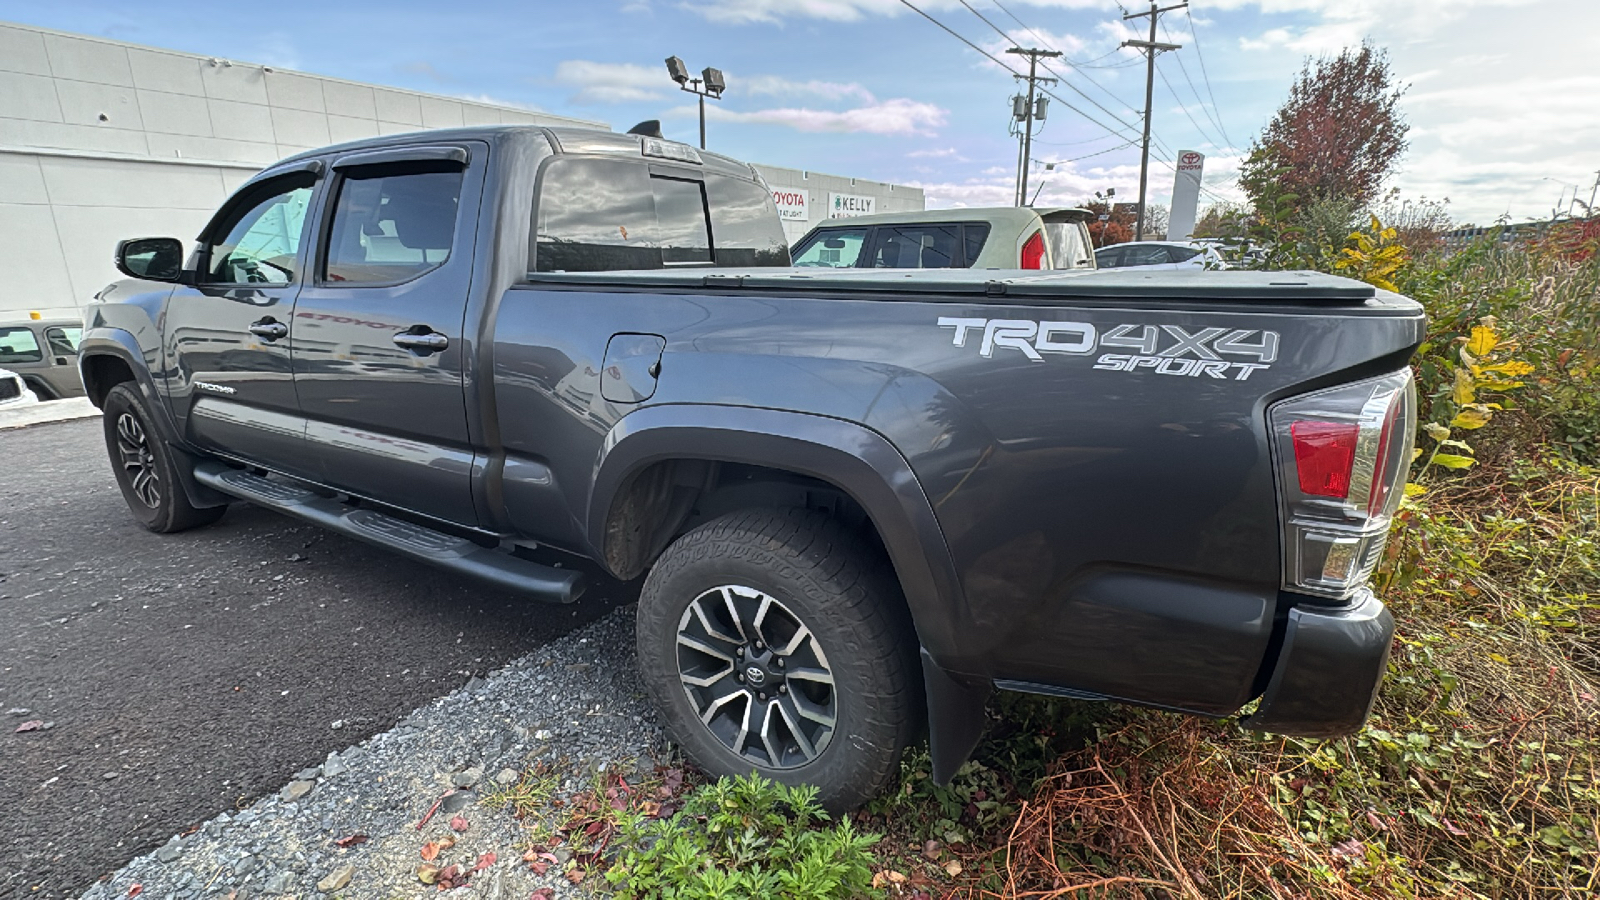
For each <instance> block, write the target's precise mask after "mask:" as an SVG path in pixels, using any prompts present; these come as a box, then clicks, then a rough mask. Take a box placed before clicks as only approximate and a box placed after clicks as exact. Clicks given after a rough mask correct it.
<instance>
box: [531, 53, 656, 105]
mask: <svg viewBox="0 0 1600 900" xmlns="http://www.w3.org/2000/svg"><path fill="white" fill-rule="evenodd" d="M555 80H556V82H557V83H559V84H564V85H567V86H569V87H574V88H577V89H578V90H577V93H575V94H573V95H572V101H573V102H574V103H634V102H638V101H643V100H659V99H660V98H662V97H664V96H666V95H667V93H668V89H670V88H672V87H673V85H672V83H671V81H670V80H669V79H668V78H667V72H666V69H665V68H657V67H654V66H641V65H637V64H635V63H602V62H591V61H590V60H587V59H568V60H563V61H561V62H560V63H557V64H556V74H555Z"/></svg>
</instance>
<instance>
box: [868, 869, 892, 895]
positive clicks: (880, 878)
mask: <svg viewBox="0 0 1600 900" xmlns="http://www.w3.org/2000/svg"><path fill="white" fill-rule="evenodd" d="M888 883H889V879H888V877H887V873H884V872H874V873H872V889H873V890H875V891H881V890H883V888H884V886H885V885H887V884H888Z"/></svg>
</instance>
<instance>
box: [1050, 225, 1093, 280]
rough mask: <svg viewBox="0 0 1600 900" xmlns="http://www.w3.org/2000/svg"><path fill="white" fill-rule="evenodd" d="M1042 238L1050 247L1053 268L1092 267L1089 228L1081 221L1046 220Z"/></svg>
mask: <svg viewBox="0 0 1600 900" xmlns="http://www.w3.org/2000/svg"><path fill="white" fill-rule="evenodd" d="M1044 239H1045V243H1046V244H1047V245H1048V246H1049V247H1050V263H1051V266H1052V267H1053V268H1057V269H1092V268H1094V254H1093V253H1092V252H1091V250H1090V247H1089V230H1088V229H1087V228H1085V227H1084V226H1083V223H1081V222H1046V223H1045V225H1044Z"/></svg>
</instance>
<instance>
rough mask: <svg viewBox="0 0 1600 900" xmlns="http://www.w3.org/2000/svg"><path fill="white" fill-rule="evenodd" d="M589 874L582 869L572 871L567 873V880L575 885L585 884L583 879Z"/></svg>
mask: <svg viewBox="0 0 1600 900" xmlns="http://www.w3.org/2000/svg"><path fill="white" fill-rule="evenodd" d="M588 874H589V873H588V872H585V871H584V870H582V869H570V870H568V871H567V880H568V881H570V882H572V883H573V884H583V878H584V876H585V875H588Z"/></svg>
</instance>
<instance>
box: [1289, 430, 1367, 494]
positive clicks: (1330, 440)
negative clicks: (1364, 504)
mask: <svg viewBox="0 0 1600 900" xmlns="http://www.w3.org/2000/svg"><path fill="white" fill-rule="evenodd" d="M1360 432H1361V429H1360V427H1359V426H1356V425H1346V424H1343V423H1340V422H1313V421H1305V422H1293V423H1291V424H1290V425H1289V435H1290V436H1291V437H1292V438H1293V439H1294V466H1295V472H1296V474H1298V475H1299V476H1300V491H1301V493H1305V494H1310V495H1312V496H1313V497H1340V498H1343V497H1346V496H1348V495H1349V493H1350V470H1351V469H1352V468H1354V467H1355V461H1356V435H1358V434H1360Z"/></svg>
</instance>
